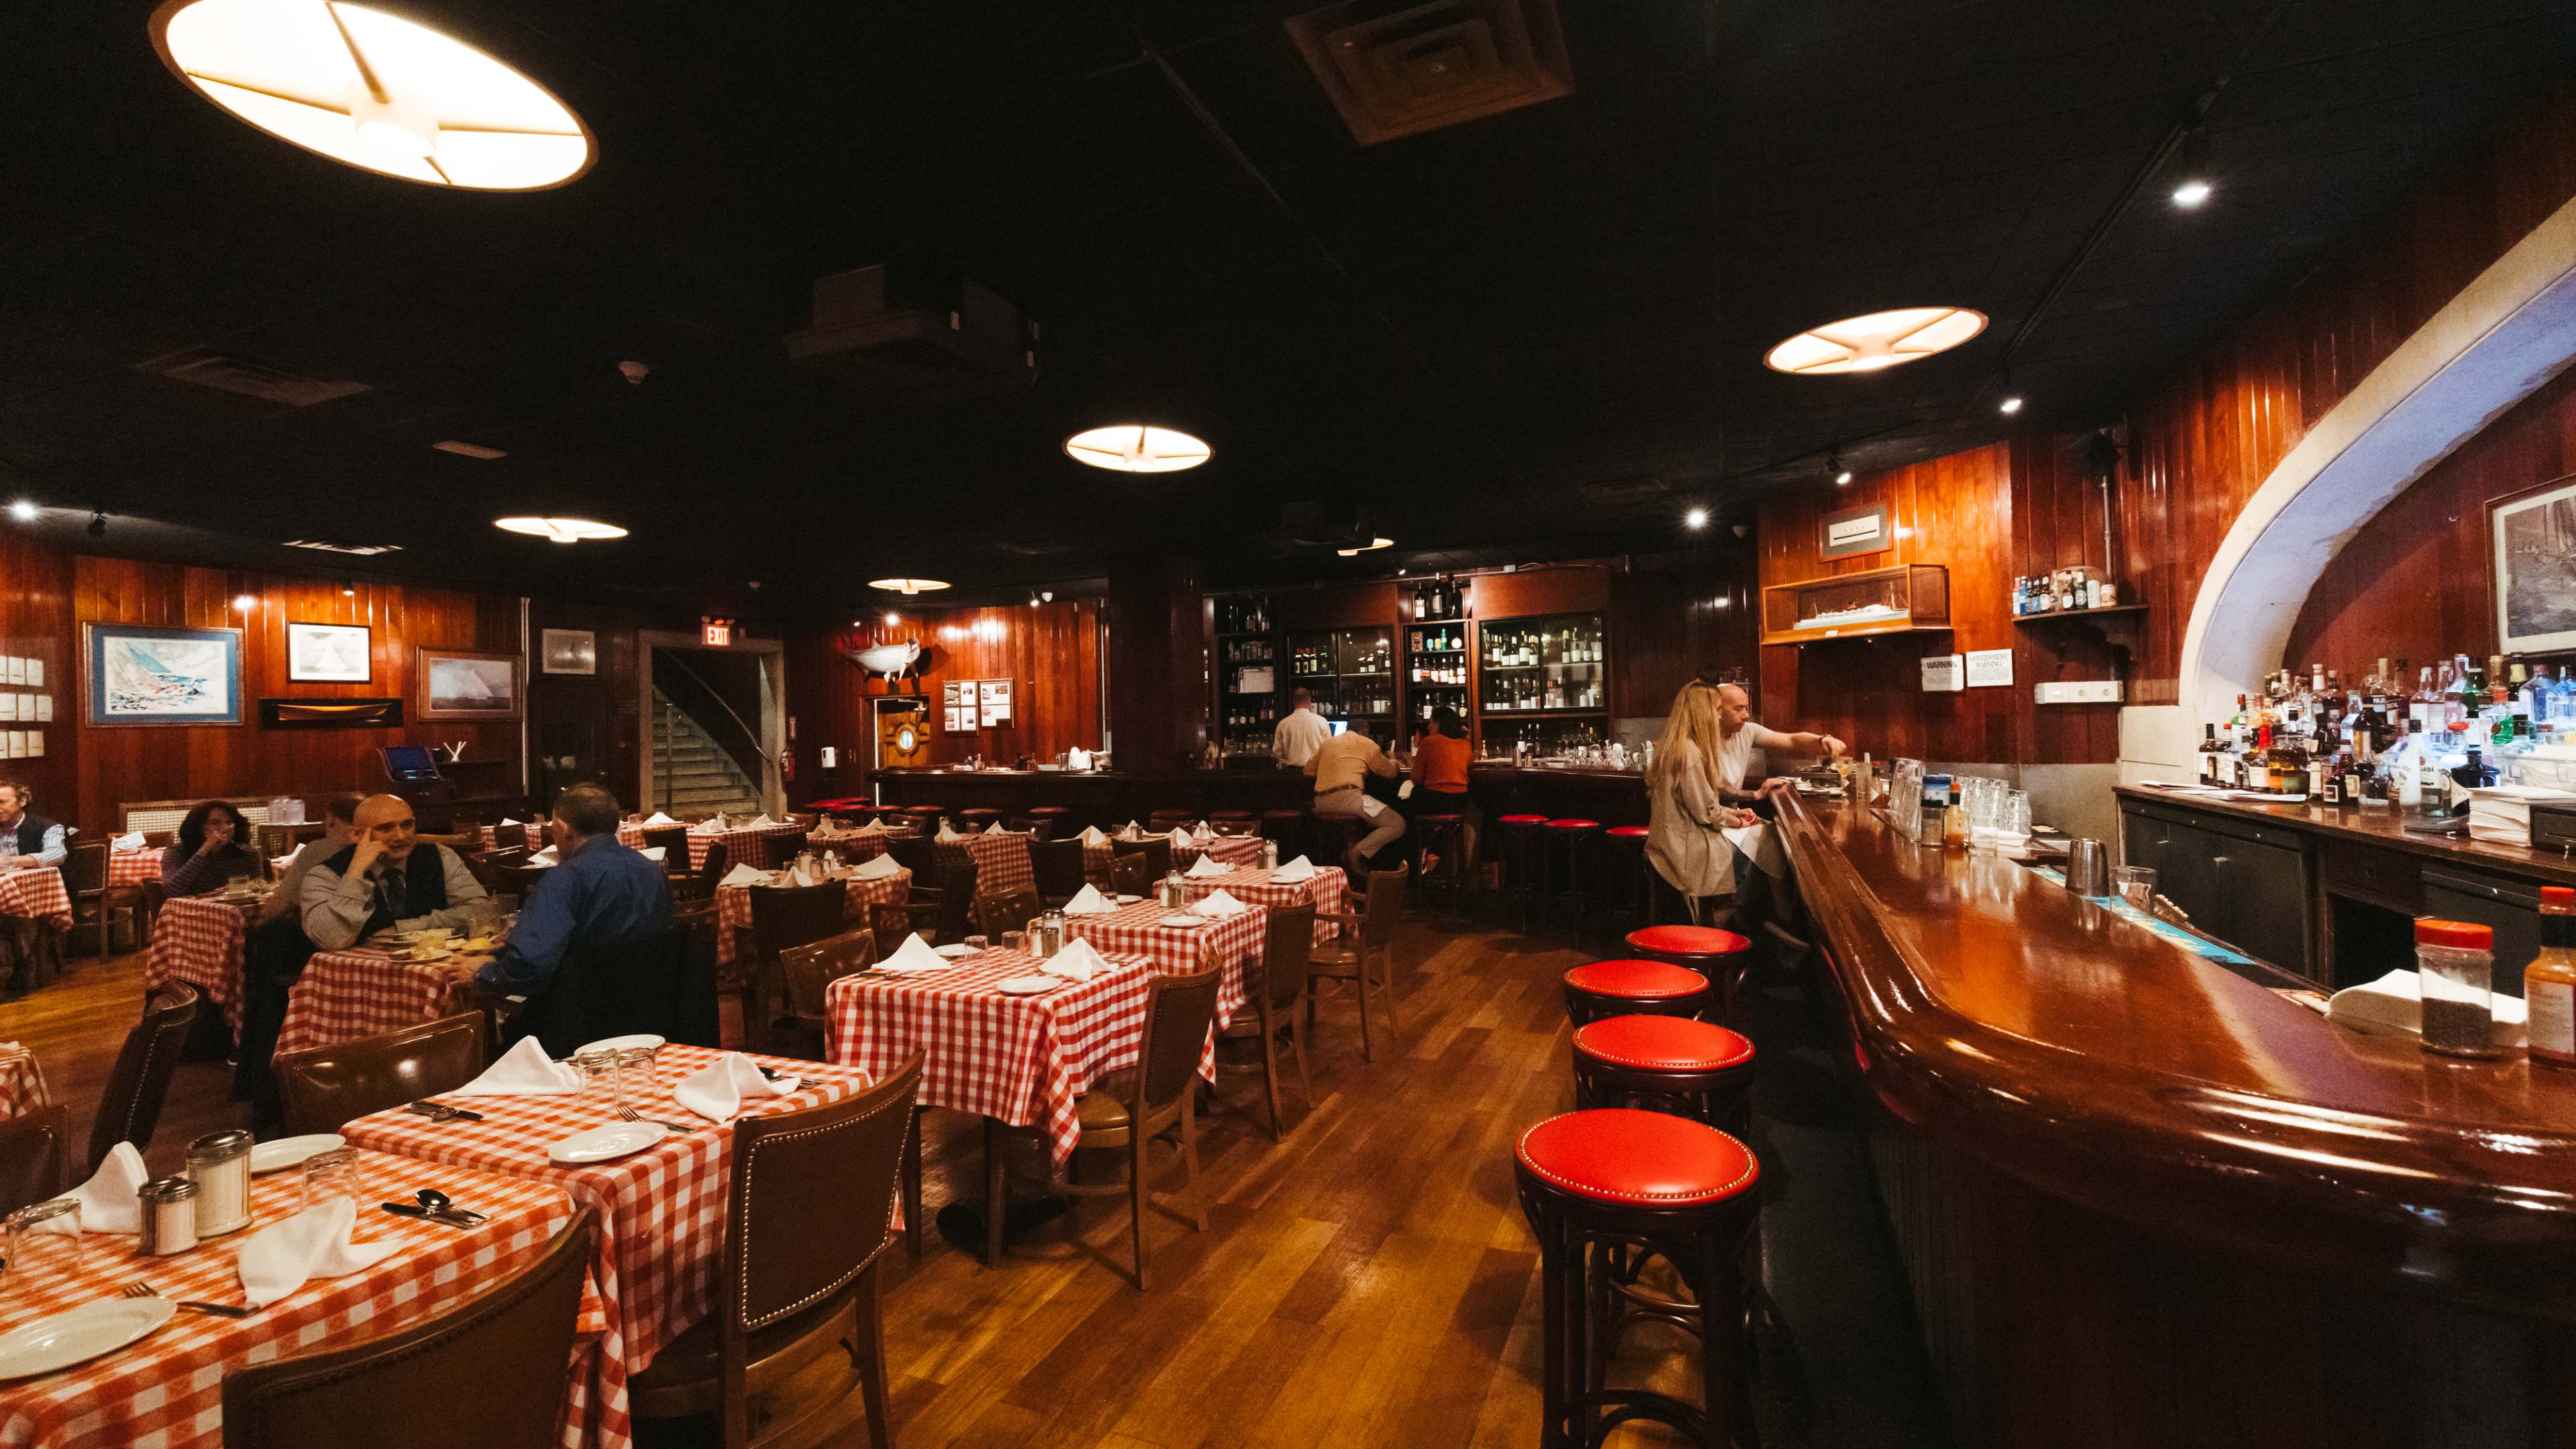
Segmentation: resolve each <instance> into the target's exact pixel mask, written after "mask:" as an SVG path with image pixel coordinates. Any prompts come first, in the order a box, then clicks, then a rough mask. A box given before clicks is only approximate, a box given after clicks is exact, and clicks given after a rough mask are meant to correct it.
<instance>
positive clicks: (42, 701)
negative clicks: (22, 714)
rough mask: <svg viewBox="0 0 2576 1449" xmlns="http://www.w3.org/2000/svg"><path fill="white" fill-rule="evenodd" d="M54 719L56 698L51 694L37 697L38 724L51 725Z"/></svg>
mask: <svg viewBox="0 0 2576 1449" xmlns="http://www.w3.org/2000/svg"><path fill="white" fill-rule="evenodd" d="M53 717H54V697H53V696H52V695H50V694H40V695H37V696H36V720H37V722H38V723H40V724H42V723H50V722H51V721H52V720H53Z"/></svg>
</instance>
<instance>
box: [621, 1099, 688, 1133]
mask: <svg viewBox="0 0 2576 1449" xmlns="http://www.w3.org/2000/svg"><path fill="white" fill-rule="evenodd" d="M617 1115H618V1116H620V1117H623V1118H625V1119H626V1120H627V1121H629V1122H659V1123H661V1125H663V1126H665V1127H668V1128H670V1129H671V1130H672V1131H674V1132H695V1131H697V1130H698V1129H697V1128H695V1127H691V1126H687V1125H685V1124H683V1123H679V1122H664V1121H662V1119H661V1118H659V1117H647V1116H645V1115H644V1114H643V1113H641V1112H638V1111H636V1110H635V1109H634V1108H632V1107H629V1106H627V1105H626V1104H624V1103H623V1102H621V1103H619V1104H618V1106H617Z"/></svg>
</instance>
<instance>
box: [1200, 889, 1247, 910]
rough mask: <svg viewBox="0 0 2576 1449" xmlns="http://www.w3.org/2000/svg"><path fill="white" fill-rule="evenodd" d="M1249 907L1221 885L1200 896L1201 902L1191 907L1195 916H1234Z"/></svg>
mask: <svg viewBox="0 0 2576 1449" xmlns="http://www.w3.org/2000/svg"><path fill="white" fill-rule="evenodd" d="M1248 909H1250V907H1248V906H1246V905H1244V903H1243V902H1241V901H1238V900H1236V899H1235V898H1234V897H1232V896H1230V895H1227V894H1226V893H1225V890H1224V888H1223V887H1221V886H1220V887H1219V888H1217V889H1215V890H1212V891H1209V892H1208V893H1207V894H1206V895H1205V896H1202V897H1200V899H1199V903H1198V904H1197V905H1194V906H1192V907H1190V914H1191V915H1194V916H1233V915H1240V914H1242V913H1243V912H1244V911H1246V910H1248Z"/></svg>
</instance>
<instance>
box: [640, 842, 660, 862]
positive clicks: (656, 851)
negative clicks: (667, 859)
mask: <svg viewBox="0 0 2576 1449" xmlns="http://www.w3.org/2000/svg"><path fill="white" fill-rule="evenodd" d="M643 855H644V858H645V859H646V860H660V859H661V858H662V847H661V846H658V845H648V846H646V847H644V850H643Z"/></svg>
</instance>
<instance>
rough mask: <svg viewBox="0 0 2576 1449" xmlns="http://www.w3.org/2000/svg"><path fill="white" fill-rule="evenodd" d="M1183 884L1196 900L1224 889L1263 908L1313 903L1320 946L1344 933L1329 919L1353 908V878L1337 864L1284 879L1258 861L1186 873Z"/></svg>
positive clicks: (1237, 897) (1316, 936)
mask: <svg viewBox="0 0 2576 1449" xmlns="http://www.w3.org/2000/svg"><path fill="white" fill-rule="evenodd" d="M1181 886H1182V889H1184V890H1186V891H1188V892H1189V897H1190V899H1191V900H1192V901H1193V902H1195V901H1201V900H1204V899H1206V898H1207V897H1209V896H1212V895H1214V894H1216V893H1217V892H1218V891H1220V890H1222V891H1224V892H1225V893H1226V894H1227V895H1230V896H1232V897H1234V898H1235V899H1236V900H1239V901H1243V902H1246V903H1248V904H1251V905H1256V906H1261V907H1264V908H1276V907H1283V906H1313V907H1314V908H1315V944H1316V945H1318V946H1323V945H1328V944H1330V943H1331V942H1332V941H1333V939H1334V938H1335V937H1336V936H1338V935H1340V933H1341V929H1342V928H1341V926H1340V924H1339V923H1338V922H1335V921H1333V920H1330V919H1328V918H1329V917H1332V916H1337V915H1341V914H1343V913H1345V912H1347V911H1349V910H1350V908H1351V878H1350V876H1349V875H1348V874H1347V873H1346V872H1344V871H1343V869H1342V868H1341V867H1340V866H1338V865H1319V866H1316V867H1315V873H1314V874H1313V875H1311V876H1308V877H1306V878H1305V879H1303V880H1281V879H1280V878H1279V873H1278V872H1277V871H1274V870H1270V869H1267V868H1265V867H1263V866H1261V865H1258V864H1254V865H1248V866H1237V867H1235V868H1234V869H1233V870H1230V871H1227V872H1225V873H1224V874H1222V875H1188V874H1184V875H1182V877H1181Z"/></svg>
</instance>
